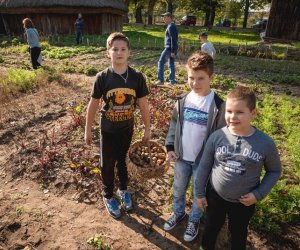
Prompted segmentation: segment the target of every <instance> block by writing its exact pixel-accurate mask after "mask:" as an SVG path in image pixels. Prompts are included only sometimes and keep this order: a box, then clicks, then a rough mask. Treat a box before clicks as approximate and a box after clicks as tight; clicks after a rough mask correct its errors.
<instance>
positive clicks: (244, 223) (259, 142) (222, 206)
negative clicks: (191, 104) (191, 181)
mask: <svg viewBox="0 0 300 250" xmlns="http://www.w3.org/2000/svg"><path fill="white" fill-rule="evenodd" d="M256 112H257V111H256V97H255V94H254V93H253V92H252V91H251V90H250V89H248V88H246V87H242V86H238V87H236V88H235V89H233V90H232V91H231V92H230V93H229V94H228V96H227V101H226V108H225V120H226V123H227V126H226V127H224V128H222V129H219V130H217V131H216V132H214V133H213V134H212V135H211V136H210V138H209V139H208V141H207V143H206V145H205V149H204V152H203V157H202V158H201V161H200V165H199V168H198V171H197V173H196V178H195V190H196V196H197V197H198V201H197V203H198V206H199V208H200V209H201V210H202V211H204V210H205V208H206V207H207V210H206V214H207V219H206V222H205V230H204V234H203V238H202V247H203V248H204V249H205V250H211V249H214V246H215V242H216V239H217V236H218V233H219V231H220V229H221V227H222V226H223V224H224V221H225V217H226V215H227V216H228V225H229V231H230V233H231V249H234V250H243V249H246V240H247V233H248V230H247V228H248V224H249V221H250V219H251V217H252V215H253V213H254V207H255V203H256V202H257V201H260V200H262V199H263V198H264V197H265V196H266V195H267V194H268V193H269V192H270V190H271V189H272V187H273V186H274V185H275V184H276V182H277V180H278V179H279V177H280V174H281V164H280V159H279V154H278V152H277V148H276V146H275V143H274V141H273V140H272V138H270V137H269V136H268V135H266V134H264V133H263V132H261V131H259V130H258V129H257V128H255V127H253V126H251V121H252V120H253V119H254V118H255V117H256ZM263 167H264V169H265V174H264V176H263V178H262V180H261V181H260V176H261V173H262V168H263ZM207 182H208V183H207ZM206 184H207V186H206Z"/></svg>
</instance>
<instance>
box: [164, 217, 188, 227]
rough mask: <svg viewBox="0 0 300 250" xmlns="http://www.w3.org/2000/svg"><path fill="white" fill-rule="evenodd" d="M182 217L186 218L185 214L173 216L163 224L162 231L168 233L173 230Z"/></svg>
mask: <svg viewBox="0 0 300 250" xmlns="http://www.w3.org/2000/svg"><path fill="white" fill-rule="evenodd" d="M184 216H186V213H184V214H182V215H179V216H178V215H176V214H173V215H172V216H171V217H170V218H169V219H168V220H167V222H166V223H165V224H164V230H166V231H169V230H171V229H173V228H174V227H175V226H176V225H177V224H178V222H179V221H181V220H182V219H183V218H184Z"/></svg>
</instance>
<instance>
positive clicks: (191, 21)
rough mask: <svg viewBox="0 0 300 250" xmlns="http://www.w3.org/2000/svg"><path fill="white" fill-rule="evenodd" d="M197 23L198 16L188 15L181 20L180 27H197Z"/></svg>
mask: <svg viewBox="0 0 300 250" xmlns="http://www.w3.org/2000/svg"><path fill="white" fill-rule="evenodd" d="M196 21H197V17H196V16H192V15H186V16H184V17H183V18H181V21H180V25H186V26H189V25H193V26H195V25H196Z"/></svg>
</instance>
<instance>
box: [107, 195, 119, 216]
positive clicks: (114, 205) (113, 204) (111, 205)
mask: <svg viewBox="0 0 300 250" xmlns="http://www.w3.org/2000/svg"><path fill="white" fill-rule="evenodd" d="M103 202H104V205H105V207H106V210H107V212H108V213H109V214H110V215H111V216H112V217H114V218H115V219H118V218H120V217H121V211H120V209H119V203H118V201H117V199H116V198H114V197H112V198H111V199H106V198H105V197H103Z"/></svg>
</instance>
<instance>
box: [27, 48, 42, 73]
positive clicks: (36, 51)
mask: <svg viewBox="0 0 300 250" xmlns="http://www.w3.org/2000/svg"><path fill="white" fill-rule="evenodd" d="M41 51H42V49H41V48H40V47H33V48H30V57H31V63H32V67H33V68H34V69H37V68H38V67H39V66H41V65H40V64H39V63H38V61H37V59H38V58H39V55H40V54H41Z"/></svg>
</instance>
